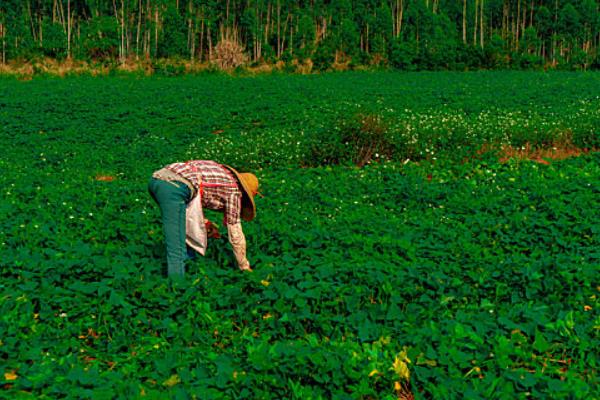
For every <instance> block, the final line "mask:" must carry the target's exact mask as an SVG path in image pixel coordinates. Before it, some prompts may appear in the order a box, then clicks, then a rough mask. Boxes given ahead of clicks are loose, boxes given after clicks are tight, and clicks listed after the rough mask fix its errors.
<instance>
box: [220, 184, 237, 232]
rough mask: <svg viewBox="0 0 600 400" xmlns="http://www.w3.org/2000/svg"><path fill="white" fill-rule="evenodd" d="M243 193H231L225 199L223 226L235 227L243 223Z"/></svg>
mask: <svg viewBox="0 0 600 400" xmlns="http://www.w3.org/2000/svg"><path fill="white" fill-rule="evenodd" d="M241 214H242V193H241V192H240V191H239V190H236V191H235V192H231V193H230V194H228V195H227V197H226V199H225V212H224V213H223V224H225V225H227V226H229V225H235V224H239V223H241V222H242V220H241Z"/></svg>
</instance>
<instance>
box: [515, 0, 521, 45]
mask: <svg viewBox="0 0 600 400" xmlns="http://www.w3.org/2000/svg"><path fill="white" fill-rule="evenodd" d="M520 18H521V0H517V26H516V34H515V50H519V29H520V26H521V22H520Z"/></svg>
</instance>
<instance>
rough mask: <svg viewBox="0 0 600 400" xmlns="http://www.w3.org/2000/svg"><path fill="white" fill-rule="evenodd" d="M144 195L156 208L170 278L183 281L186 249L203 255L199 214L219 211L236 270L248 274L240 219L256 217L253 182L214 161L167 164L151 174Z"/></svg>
mask: <svg viewBox="0 0 600 400" xmlns="http://www.w3.org/2000/svg"><path fill="white" fill-rule="evenodd" d="M148 190H149V191H150V194H151V195H152V197H153V198H154V200H155V201H156V202H157V203H158V205H159V206H160V212H161V215H162V224H163V231H164V234H165V242H166V246H167V264H168V274H169V276H170V277H177V276H178V277H182V276H183V275H184V271H185V269H184V262H185V260H186V257H187V248H186V244H187V245H188V246H189V247H190V248H191V249H193V250H195V251H197V252H198V253H200V254H202V255H204V253H205V251H206V241H207V233H206V228H207V226H206V225H205V220H204V215H203V213H202V209H203V208H208V209H210V210H216V211H223V223H224V224H225V225H226V226H227V232H228V237H229V243H231V246H232V247H233V253H234V254H235V258H236V260H237V263H238V267H239V268H240V270H242V271H252V269H251V268H250V263H249V262H248V259H247V258H246V239H245V237H244V232H243V231H242V224H241V219H244V220H245V221H252V220H253V219H254V216H255V215H256V206H255V204H254V196H256V194H257V193H258V179H257V178H256V176H254V175H253V174H251V173H239V172H237V171H236V170H235V169H233V168H231V167H229V166H227V165H222V164H218V163H216V162H214V161H208V160H193V161H188V162H182V163H179V162H178V163H174V164H169V165H167V166H165V167H164V168H162V169H160V170H158V171H156V172H154V173H153V174H152V178H151V179H150V182H149V184H148ZM206 222H207V224H210V222H208V221H206Z"/></svg>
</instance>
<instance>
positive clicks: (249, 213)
mask: <svg viewBox="0 0 600 400" xmlns="http://www.w3.org/2000/svg"><path fill="white" fill-rule="evenodd" d="M223 166H224V167H225V168H227V169H228V170H230V171H231V172H233V174H234V175H235V177H236V178H237V180H238V182H239V184H240V189H241V191H242V219H243V220H244V221H252V220H253V219H254V217H256V204H255V203H254V194H255V193H258V178H257V177H256V176H255V175H254V174H252V173H250V172H237V171H236V170H235V169H233V168H231V167H230V166H229V165H223Z"/></svg>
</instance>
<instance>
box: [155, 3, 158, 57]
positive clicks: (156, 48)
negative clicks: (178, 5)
mask: <svg viewBox="0 0 600 400" xmlns="http://www.w3.org/2000/svg"><path fill="white" fill-rule="evenodd" d="M154 57H158V6H156V10H154Z"/></svg>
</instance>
